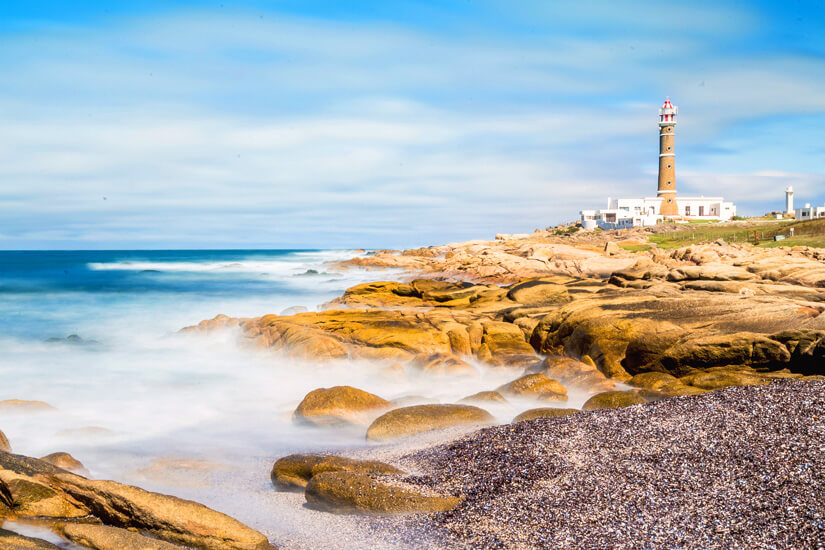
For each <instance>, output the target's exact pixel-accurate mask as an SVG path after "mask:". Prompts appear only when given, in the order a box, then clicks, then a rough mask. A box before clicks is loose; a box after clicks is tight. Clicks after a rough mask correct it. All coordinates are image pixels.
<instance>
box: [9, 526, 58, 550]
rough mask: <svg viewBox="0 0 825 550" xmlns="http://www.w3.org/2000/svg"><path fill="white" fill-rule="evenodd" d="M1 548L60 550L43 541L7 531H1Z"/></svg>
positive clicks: (13, 549)
mask: <svg viewBox="0 0 825 550" xmlns="http://www.w3.org/2000/svg"><path fill="white" fill-rule="evenodd" d="M0 548H3V550H60V547H59V546H57V545H54V544H52V543H50V542H48V541H45V540H43V539H38V538H34V537H25V536H23V535H19V534H17V533H15V532H14V531H9V530H7V529H0Z"/></svg>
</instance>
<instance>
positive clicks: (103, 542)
mask: <svg viewBox="0 0 825 550" xmlns="http://www.w3.org/2000/svg"><path fill="white" fill-rule="evenodd" d="M60 532H61V534H62V535H63V536H64V537H66V538H67V539H69V540H70V541H72V542H74V543H77V544H81V545H83V546H86V547H88V548H93V549H94V550H125V549H127V548H128V549H129V550H182V549H183V546H178V545H177V544H171V543H168V542H164V541H162V540H158V539H153V538H149V537H145V536H143V535H141V534H140V533H135V532H133V531H128V530H126V529H120V528H118V527H107V526H105V525H93V524H89V523H67V524H65V525H63V526H62V528H61V529H60Z"/></svg>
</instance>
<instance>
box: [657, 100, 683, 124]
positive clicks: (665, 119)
mask: <svg viewBox="0 0 825 550" xmlns="http://www.w3.org/2000/svg"><path fill="white" fill-rule="evenodd" d="M678 114H679V107H674V106H673V104H672V103H671V102H670V98H669V97H668V98H666V99H665V104H664V105H662V108H661V109H659V126H670V125H671V124H676V115H678Z"/></svg>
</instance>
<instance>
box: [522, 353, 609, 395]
mask: <svg viewBox="0 0 825 550" xmlns="http://www.w3.org/2000/svg"><path fill="white" fill-rule="evenodd" d="M586 359H588V361H579V360H577V359H573V358H571V357H564V356H562V355H551V356H550V357H547V358H545V359H544V360H543V361H542V362H541V363H539V364H538V365H535V366H533V367H530V368H529V369H528V371H527V372H528V374H532V373H541V374H544V375H545V376H547V377H548V378H552V379H553V380H558V381H559V382H560V383H562V384H564V386H565V387H568V388H570V387H573V388H580V389H584V390H587V391H595V392H602V391H610V390H614V389H615V388H616V384H615V382H613V381H612V380H609V379H608V378H607V377H606V376H605V375H604V374H602V372H601V371H599V369H598V368H596V365H595V364H594V363H593V360H592V359H590V358H589V357H587V358H586Z"/></svg>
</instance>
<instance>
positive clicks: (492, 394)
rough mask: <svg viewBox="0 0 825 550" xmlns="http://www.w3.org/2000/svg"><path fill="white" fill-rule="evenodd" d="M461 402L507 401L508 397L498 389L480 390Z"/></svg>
mask: <svg viewBox="0 0 825 550" xmlns="http://www.w3.org/2000/svg"><path fill="white" fill-rule="evenodd" d="M459 403H507V399H506V398H505V397H504V396H503V395H501V394H500V393H499V392H497V391H480V392H478V393H474V394H473V395H468V396H467V397H465V398H463V399H462V400H461V401H459Z"/></svg>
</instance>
